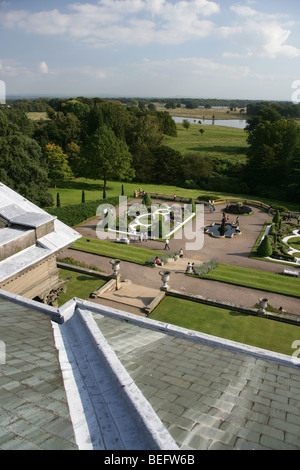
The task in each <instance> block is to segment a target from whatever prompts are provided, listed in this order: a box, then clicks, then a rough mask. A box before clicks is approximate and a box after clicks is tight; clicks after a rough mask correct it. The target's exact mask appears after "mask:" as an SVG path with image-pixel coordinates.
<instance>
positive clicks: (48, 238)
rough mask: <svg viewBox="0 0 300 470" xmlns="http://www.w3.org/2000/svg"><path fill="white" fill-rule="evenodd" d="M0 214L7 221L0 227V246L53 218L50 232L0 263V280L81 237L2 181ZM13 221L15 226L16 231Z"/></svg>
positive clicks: (0, 185) (0, 187) (0, 184)
mask: <svg viewBox="0 0 300 470" xmlns="http://www.w3.org/2000/svg"><path fill="white" fill-rule="evenodd" d="M0 217H2V218H3V219H5V220H6V221H7V222H8V226H7V227H5V228H2V229H1V230H0V246H1V245H3V244H5V243H7V242H8V241H12V240H16V239H17V238H18V236H20V237H21V236H22V235H23V234H24V233H25V232H26V230H30V229H35V228H38V227H40V226H41V225H43V224H45V223H47V222H51V221H54V231H53V232H51V233H48V234H47V235H45V236H43V237H41V238H39V239H38V240H37V241H36V244H35V245H32V246H30V247H28V248H26V249H24V250H22V251H20V252H18V253H16V254H13V255H12V256H10V257H9V258H7V259H4V260H3V261H1V262H0V282H2V281H5V280H6V279H9V278H10V277H12V276H13V275H15V274H17V273H18V272H20V270H24V269H26V268H29V267H31V266H32V265H34V264H36V263H37V262H39V261H41V260H43V259H45V258H47V257H48V256H50V255H53V254H55V253H57V252H58V251H60V250H62V249H63V248H66V247H68V246H70V245H72V244H73V243H74V242H75V241H76V240H77V239H78V238H80V237H81V235H80V234H79V233H78V232H76V231H75V230H73V229H72V228H70V227H68V226H67V225H65V224H63V223H62V222H61V221H60V220H57V218H56V217H54V216H52V215H50V214H48V213H47V212H45V211H44V210H43V209H40V208H39V207H38V206H36V205H35V204H33V203H31V202H30V201H28V200H27V199H25V198H24V197H23V196H21V195H20V194H18V193H16V192H15V191H13V190H12V189H10V188H9V187H7V186H5V185H4V184H3V183H0ZM11 224H12V226H10V225H11ZM13 224H16V225H17V226H18V229H17V230H16V228H15V227H14V226H13Z"/></svg>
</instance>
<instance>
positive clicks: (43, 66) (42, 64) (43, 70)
mask: <svg viewBox="0 0 300 470" xmlns="http://www.w3.org/2000/svg"><path fill="white" fill-rule="evenodd" d="M48 71H49V70H48V65H47V64H46V62H40V64H39V72H40V73H48Z"/></svg>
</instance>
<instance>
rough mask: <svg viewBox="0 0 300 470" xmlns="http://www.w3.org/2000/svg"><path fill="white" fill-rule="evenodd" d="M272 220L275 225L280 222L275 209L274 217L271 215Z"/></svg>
mask: <svg viewBox="0 0 300 470" xmlns="http://www.w3.org/2000/svg"><path fill="white" fill-rule="evenodd" d="M273 222H274V224H275V225H278V224H279V222H280V215H279V211H276V212H275V215H274V217H273Z"/></svg>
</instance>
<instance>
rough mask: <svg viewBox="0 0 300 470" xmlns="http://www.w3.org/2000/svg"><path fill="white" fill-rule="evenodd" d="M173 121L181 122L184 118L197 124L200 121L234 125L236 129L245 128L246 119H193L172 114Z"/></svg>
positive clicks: (208, 123) (206, 123)
mask: <svg viewBox="0 0 300 470" xmlns="http://www.w3.org/2000/svg"><path fill="white" fill-rule="evenodd" d="M172 118H173V119H174V121H175V122H182V121H183V120H184V119H187V121H189V122H190V123H192V124H197V123H198V121H201V123H202V124H205V125H215V126H226V127H236V128H238V129H245V127H246V126H247V121H246V119H214V120H212V119H197V118H196V119H195V118H187V117H180V116H172Z"/></svg>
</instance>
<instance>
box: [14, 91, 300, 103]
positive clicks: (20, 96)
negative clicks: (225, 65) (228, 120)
mask: <svg viewBox="0 0 300 470" xmlns="http://www.w3.org/2000/svg"><path fill="white" fill-rule="evenodd" d="M81 97H82V98H90V99H92V98H102V99H109V98H113V99H118V98H120V99H137V100H138V99H145V100H152V101H155V100H157V99H158V100H172V99H174V100H180V99H184V100H210V101H214V100H215V101H254V102H255V101H256V102H258V101H261V102H274V103H281V102H282V103H290V104H293V102H292V100H282V99H261V98H256V99H252V98H251V99H250V98H232V97H231V98H216V97H209V96H205V97H203V96H197V97H195V96H134V95H118V94H116V95H114V94H111V95H110V94H104V93H103V94H98V95H93V94H91V95H88V94H84V95H83V94H78V95H76V94H74V95H68V94H64V93H59V94H43V93H41V94H34V93H32V94H30V93H24V94H21V93H19V94H18V93H16V94H13V95H7V97H6V100H14V99H39V98H46V99H47V98H49V99H52V98H61V99H76V98H81Z"/></svg>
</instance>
